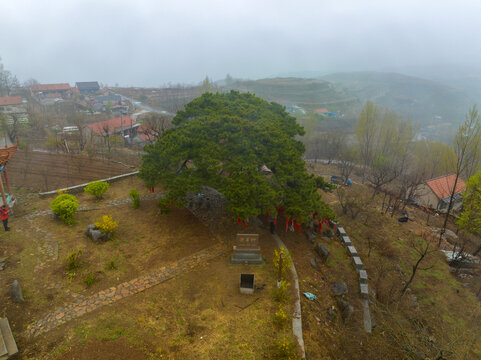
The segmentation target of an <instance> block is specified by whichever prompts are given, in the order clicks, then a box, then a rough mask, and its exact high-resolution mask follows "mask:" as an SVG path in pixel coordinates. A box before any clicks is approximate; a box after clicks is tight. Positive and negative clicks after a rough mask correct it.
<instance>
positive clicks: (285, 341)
mask: <svg viewBox="0 0 481 360" xmlns="http://www.w3.org/2000/svg"><path fill="white" fill-rule="evenodd" d="M273 358H274V359H285V360H295V359H298V358H299V357H298V356H297V351H296V344H295V343H294V341H293V340H292V339H289V338H287V337H283V338H280V339H277V340H276V341H275V342H274V346H273Z"/></svg>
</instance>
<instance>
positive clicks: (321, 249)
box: [314, 243, 329, 262]
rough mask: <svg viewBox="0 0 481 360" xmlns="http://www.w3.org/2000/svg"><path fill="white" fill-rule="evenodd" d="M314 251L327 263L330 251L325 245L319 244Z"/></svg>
mask: <svg viewBox="0 0 481 360" xmlns="http://www.w3.org/2000/svg"><path fill="white" fill-rule="evenodd" d="M314 250H315V251H316V252H317V253H318V254H319V256H320V257H321V259H322V261H324V262H326V260H327V258H328V256H329V249H328V248H327V247H326V246H325V245H323V244H319V243H317V244H316V246H315V247H314Z"/></svg>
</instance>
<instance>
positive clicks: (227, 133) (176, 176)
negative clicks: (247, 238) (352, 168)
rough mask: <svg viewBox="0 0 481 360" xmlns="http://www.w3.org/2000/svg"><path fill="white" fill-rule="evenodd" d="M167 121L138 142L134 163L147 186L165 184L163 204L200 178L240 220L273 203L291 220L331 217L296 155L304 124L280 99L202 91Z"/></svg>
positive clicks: (181, 196) (181, 198)
mask: <svg viewBox="0 0 481 360" xmlns="http://www.w3.org/2000/svg"><path fill="white" fill-rule="evenodd" d="M173 124H174V127H173V128H172V129H169V130H167V131H165V133H164V134H163V136H162V138H161V139H159V140H158V141H157V142H156V143H155V144H152V145H147V146H146V147H145V151H146V152H147V155H145V156H144V157H143V160H142V167H141V169H140V176H141V178H142V179H144V181H145V182H146V184H147V185H148V186H154V185H156V184H158V183H160V184H162V186H163V187H164V188H165V189H166V190H168V194H167V196H166V197H165V198H164V199H163V200H162V201H163V202H164V204H170V203H174V204H177V205H182V204H185V198H186V192H188V191H190V192H198V191H199V190H200V188H201V187H202V186H203V185H206V186H210V187H213V188H215V189H217V190H218V191H219V192H220V193H222V194H223V195H224V197H225V198H226V200H227V201H228V210H229V211H230V212H231V213H232V214H233V215H234V216H235V217H239V218H240V219H248V218H249V217H252V216H257V215H259V214H261V213H266V212H267V211H270V213H271V214H273V215H276V213H277V211H276V207H277V206H281V207H282V208H283V210H284V212H285V215H286V216H288V217H292V218H293V219H296V220H297V222H299V223H303V222H304V223H305V222H307V221H308V220H309V219H310V218H311V217H312V215H313V214H314V213H317V214H318V215H319V217H320V218H324V217H327V218H331V219H332V218H334V217H335V215H334V213H333V211H332V210H331V209H330V208H329V206H328V205H327V204H325V203H324V202H323V201H322V200H321V195H320V194H319V191H318V189H317V186H316V178H315V177H314V176H313V175H309V174H308V173H307V171H306V168H305V164H304V161H303V159H302V157H301V156H302V154H303V153H304V145H303V144H302V143H301V142H300V141H298V140H296V136H302V135H303V134H304V129H303V128H302V127H301V126H300V125H299V124H297V123H296V121H295V119H294V118H293V117H291V116H289V114H288V113H287V112H286V111H285V109H284V107H283V106H281V105H279V104H276V103H269V102H267V101H265V100H262V99H260V98H258V97H256V96H254V95H252V94H249V93H242V94H241V93H239V92H236V91H231V92H230V93H227V94H219V93H217V94H212V93H205V94H203V95H202V96H200V97H199V98H197V99H194V100H193V101H192V102H190V103H189V104H187V105H186V106H185V110H184V111H179V112H178V113H177V116H176V117H175V118H174V120H173ZM263 165H264V166H266V167H267V168H268V169H265V168H264V169H263ZM266 170H270V171H266Z"/></svg>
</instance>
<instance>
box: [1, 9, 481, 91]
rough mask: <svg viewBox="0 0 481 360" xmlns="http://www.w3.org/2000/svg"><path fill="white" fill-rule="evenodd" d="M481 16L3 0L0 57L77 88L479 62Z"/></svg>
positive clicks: (9, 65) (13, 67) (23, 73)
mask: <svg viewBox="0 0 481 360" xmlns="http://www.w3.org/2000/svg"><path fill="white" fill-rule="evenodd" d="M480 15H481V2H480V1H478V0H472V1H467V0H465V1H463V0H458V1H451V0H437V1H431V0H425V1H423V0H404V1H397V0H396V1H390V0H318V1H306V0H295V1H286V0H266V1H264V0H252V1H251V0H237V1H236V0H224V1H201V0H197V1H196V0H192V1H186V0H170V1H163V0H158V1H156V0H43V1H39V0H0V57H1V58H2V62H3V64H4V67H5V68H6V69H8V70H10V71H11V72H12V73H14V74H16V75H17V76H18V77H19V79H20V80H21V81H24V80H27V79H28V78H35V79H37V80H38V81H40V82H44V83H53V82H69V83H70V84H71V85H73V84H74V83H75V82H76V81H90V80H98V81H99V82H102V83H104V84H109V85H114V84H115V83H118V84H120V85H125V86H126V85H134V86H160V85H163V84H166V83H168V82H173V83H177V82H184V83H196V82H199V81H201V80H202V79H203V78H204V77H205V76H206V75H208V76H209V77H211V78H213V79H222V78H224V77H225V75H226V74H227V73H229V74H231V75H232V76H234V77H239V78H261V77H268V76H273V75H276V74H283V73H289V72H302V71H321V72H331V71H353V70H388V69H397V68H403V67H412V66H417V65H423V66H430V65H436V64H455V65H460V66H467V65H469V66H471V65H473V64H477V63H481V47H480V44H479V40H480V35H481V25H480V23H479V17H480Z"/></svg>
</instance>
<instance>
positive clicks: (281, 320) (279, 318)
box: [274, 304, 289, 329]
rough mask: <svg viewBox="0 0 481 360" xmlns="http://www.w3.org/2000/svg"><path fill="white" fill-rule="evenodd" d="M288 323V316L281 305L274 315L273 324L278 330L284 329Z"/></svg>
mask: <svg viewBox="0 0 481 360" xmlns="http://www.w3.org/2000/svg"><path fill="white" fill-rule="evenodd" d="M288 323H289V315H288V314H287V312H286V309H285V308H284V306H283V305H282V304H279V310H277V311H276V312H275V313H274V324H275V325H276V326H277V327H278V328H279V329H284V328H285V327H287V325H288Z"/></svg>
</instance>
